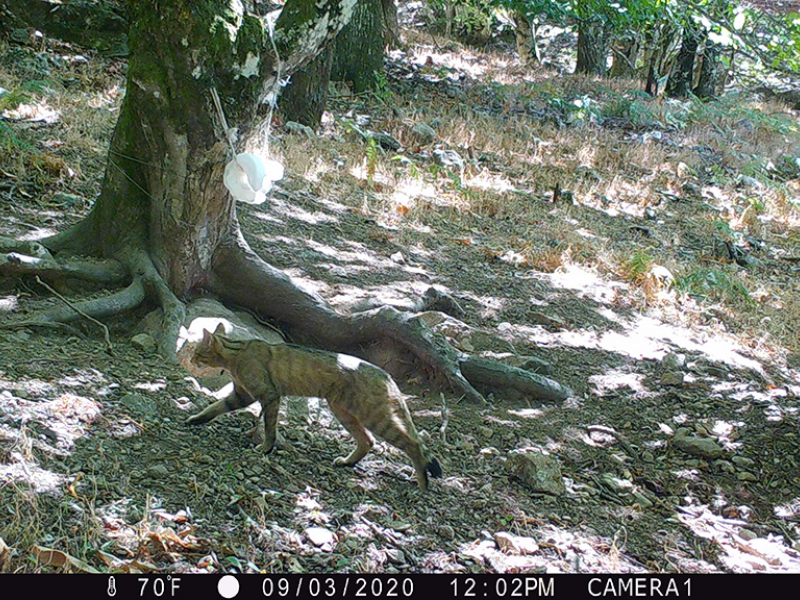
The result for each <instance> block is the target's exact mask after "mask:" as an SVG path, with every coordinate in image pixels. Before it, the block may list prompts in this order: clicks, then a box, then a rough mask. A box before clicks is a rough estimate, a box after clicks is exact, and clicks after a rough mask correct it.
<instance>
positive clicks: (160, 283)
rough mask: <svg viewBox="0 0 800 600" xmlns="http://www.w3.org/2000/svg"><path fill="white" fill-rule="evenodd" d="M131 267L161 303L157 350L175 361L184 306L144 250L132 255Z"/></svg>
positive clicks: (184, 312) (183, 316) (184, 316)
mask: <svg viewBox="0 0 800 600" xmlns="http://www.w3.org/2000/svg"><path fill="white" fill-rule="evenodd" d="M132 267H133V270H134V272H135V273H141V275H142V278H143V280H144V284H145V286H146V288H147V289H148V291H149V292H150V294H151V295H154V296H155V297H156V299H157V300H158V303H159V304H160V305H161V310H162V311H163V316H162V319H161V331H162V334H161V336H160V337H159V348H158V349H159V351H160V352H161V355H162V356H163V357H164V358H167V359H168V360H170V361H173V362H177V361H178V358H177V354H176V352H177V348H176V341H177V339H178V333H179V332H180V328H181V325H183V321H184V319H185V318H186V306H185V305H184V304H183V302H181V301H180V300H179V299H178V297H177V296H176V295H175V294H174V293H172V290H170V289H169V286H168V285H167V282H166V281H164V278H163V277H161V275H159V273H158V270H157V269H156V267H155V265H154V264H153V261H152V260H151V259H150V257H149V256H148V255H147V254H145V253H144V252H138V253H136V254H135V255H134V259H133V262H132Z"/></svg>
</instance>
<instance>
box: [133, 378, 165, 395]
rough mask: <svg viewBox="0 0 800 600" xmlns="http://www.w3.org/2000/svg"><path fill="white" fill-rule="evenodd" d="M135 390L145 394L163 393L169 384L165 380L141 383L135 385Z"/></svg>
mask: <svg viewBox="0 0 800 600" xmlns="http://www.w3.org/2000/svg"><path fill="white" fill-rule="evenodd" d="M133 387H134V389H137V390H144V391H145V392H161V391H163V390H164V389H165V388H166V387H167V382H166V381H164V380H157V381H140V382H139V383H135V384H133Z"/></svg>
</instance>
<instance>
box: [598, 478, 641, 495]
mask: <svg viewBox="0 0 800 600" xmlns="http://www.w3.org/2000/svg"><path fill="white" fill-rule="evenodd" d="M600 481H601V482H602V483H603V485H605V486H606V487H607V488H608V489H609V490H610V491H611V492H613V493H614V494H616V495H617V496H627V495H629V494H631V493H633V489H634V486H633V482H632V481H629V480H627V479H621V478H619V477H615V476H614V475H612V474H611V473H603V474H602V475H601V476H600Z"/></svg>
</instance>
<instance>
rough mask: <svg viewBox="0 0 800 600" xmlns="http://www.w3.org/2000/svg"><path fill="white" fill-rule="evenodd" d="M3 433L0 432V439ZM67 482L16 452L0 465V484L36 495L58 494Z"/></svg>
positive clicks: (60, 476) (62, 476)
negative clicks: (22, 487)
mask: <svg viewBox="0 0 800 600" xmlns="http://www.w3.org/2000/svg"><path fill="white" fill-rule="evenodd" d="M3 437H4V436H3V432H2V430H0V439H2V438H3ZM66 481H67V477H66V476H65V475H61V474H60V473H54V472H53V471H48V470H47V469H43V468H42V467H40V466H39V465H37V464H35V463H32V462H30V461H27V460H25V459H24V458H23V457H22V456H21V455H20V454H19V453H18V452H11V453H10V455H9V462H8V463H0V484H3V485H17V486H26V487H29V488H30V489H31V490H32V491H34V492H37V493H48V494H59V493H61V492H62V491H63V486H64V484H65V483H66Z"/></svg>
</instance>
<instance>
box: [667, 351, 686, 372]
mask: <svg viewBox="0 0 800 600" xmlns="http://www.w3.org/2000/svg"><path fill="white" fill-rule="evenodd" d="M661 366H662V367H664V370H665V371H680V370H681V369H682V368H683V367H685V366H686V355H685V354H678V353H675V352H670V353H669V354H667V355H666V356H665V357H664V358H663V359H662V361H661Z"/></svg>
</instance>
